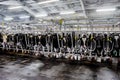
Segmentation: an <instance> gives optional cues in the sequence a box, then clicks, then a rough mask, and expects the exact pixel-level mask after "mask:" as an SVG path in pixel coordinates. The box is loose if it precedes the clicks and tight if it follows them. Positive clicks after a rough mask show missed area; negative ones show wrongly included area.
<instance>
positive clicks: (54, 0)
mask: <svg viewBox="0 0 120 80" xmlns="http://www.w3.org/2000/svg"><path fill="white" fill-rule="evenodd" d="M56 1H59V0H47V1H42V2H39V3H38V4H45V3H51V2H56Z"/></svg>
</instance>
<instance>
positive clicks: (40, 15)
mask: <svg viewBox="0 0 120 80" xmlns="http://www.w3.org/2000/svg"><path fill="white" fill-rule="evenodd" d="M46 16H47V14H37V15H35V17H46Z"/></svg>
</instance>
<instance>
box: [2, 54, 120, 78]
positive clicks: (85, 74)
mask: <svg viewBox="0 0 120 80" xmlns="http://www.w3.org/2000/svg"><path fill="white" fill-rule="evenodd" d="M0 80H120V72H116V71H114V70H112V69H109V68H107V67H100V68H95V67H93V68H90V67H88V66H78V65H69V64H64V63H50V62H42V61H40V60H33V59H27V58H15V57H10V56H3V55H0Z"/></svg>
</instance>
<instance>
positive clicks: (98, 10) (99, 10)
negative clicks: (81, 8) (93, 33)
mask: <svg viewBox="0 0 120 80" xmlns="http://www.w3.org/2000/svg"><path fill="white" fill-rule="evenodd" d="M115 10H116V8H110V9H97V10H96V11H97V12H106V11H115Z"/></svg>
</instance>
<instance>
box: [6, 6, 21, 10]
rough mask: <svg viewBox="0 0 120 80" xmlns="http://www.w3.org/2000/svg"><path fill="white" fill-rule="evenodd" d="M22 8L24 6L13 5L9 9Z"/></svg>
mask: <svg viewBox="0 0 120 80" xmlns="http://www.w3.org/2000/svg"><path fill="white" fill-rule="evenodd" d="M20 8H22V6H11V7H9V8H8V9H20Z"/></svg>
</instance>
